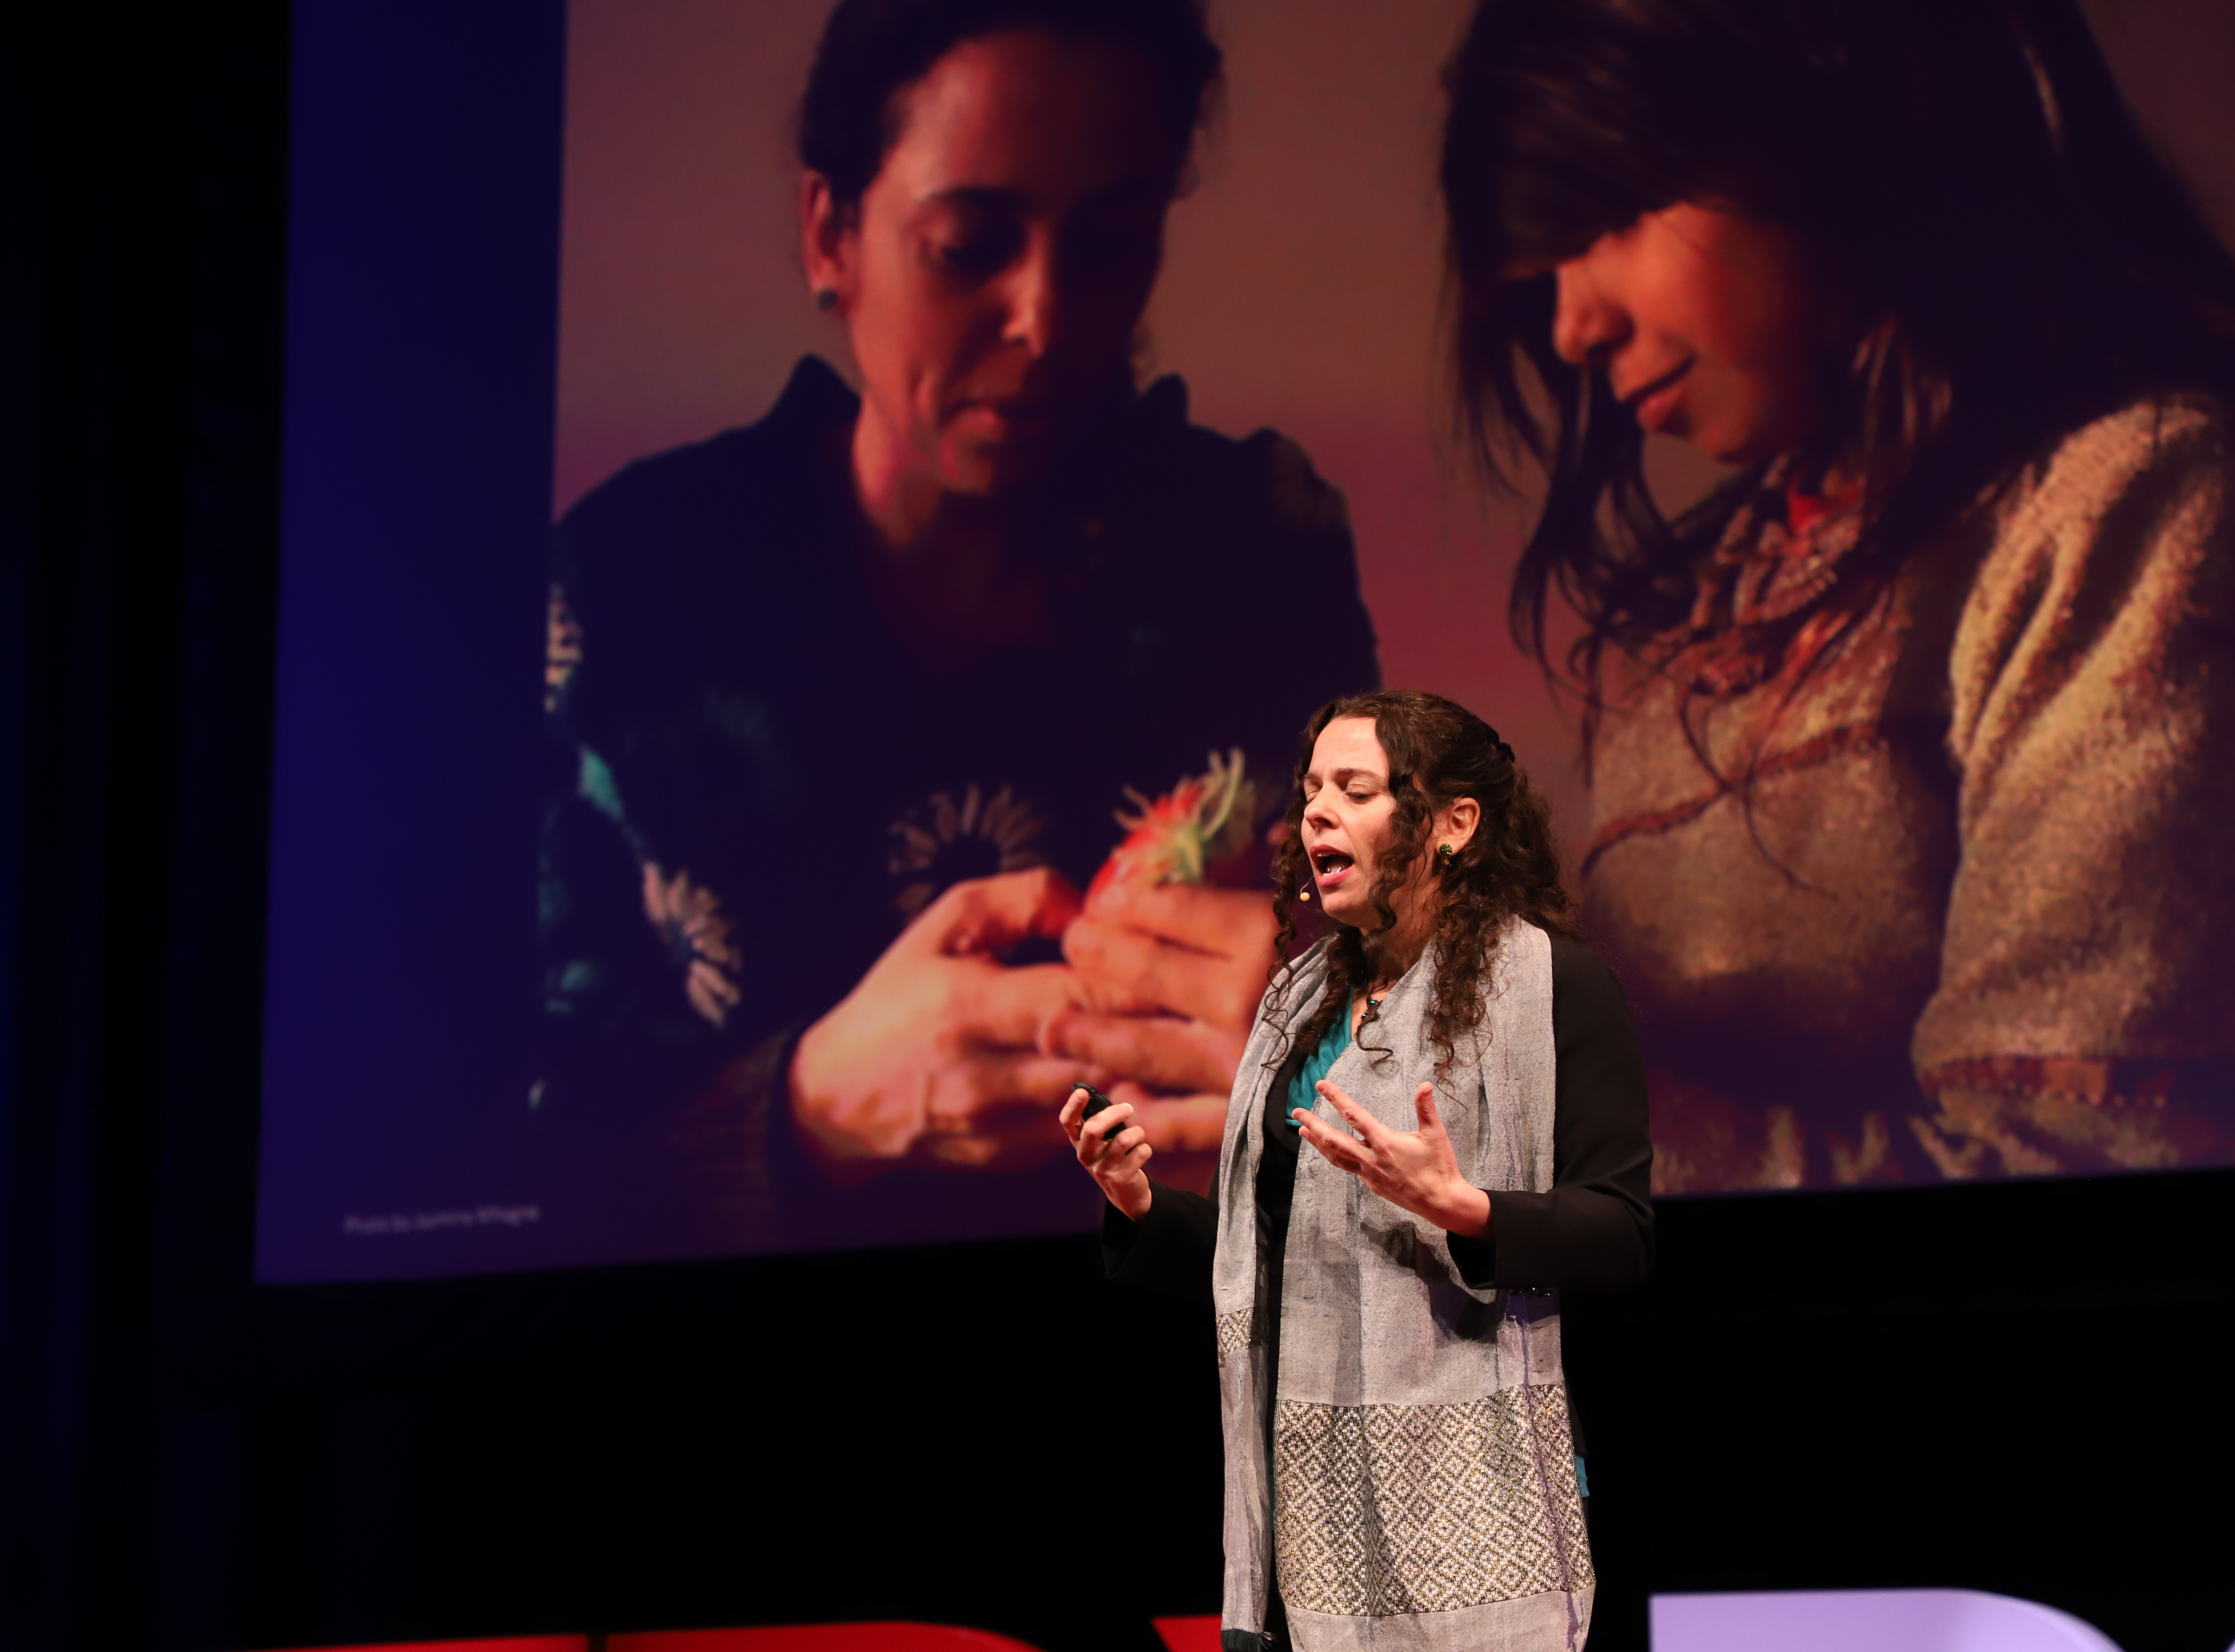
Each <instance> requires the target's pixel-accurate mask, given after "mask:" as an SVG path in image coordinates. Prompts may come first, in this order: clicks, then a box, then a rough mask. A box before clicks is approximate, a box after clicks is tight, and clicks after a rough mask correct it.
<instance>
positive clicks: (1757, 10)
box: [1442, 0, 2235, 752]
mask: <svg viewBox="0 0 2235 1652" xmlns="http://www.w3.org/2000/svg"><path fill="white" fill-rule="evenodd" d="M1445 83H1446V88H1447V89H1448V91H1449V94H1450V100H1451V107H1450V115H1449V120H1448V123H1447V125H1446V128H1445V138H1444V148H1443V161H1442V182H1443V190H1444V196H1445V202H1446V205H1447V207H1448V210H1449V222H1450V244H1449V253H1450V265H1451V273H1452V279H1453V286H1454V300H1455V302H1454V306H1453V320H1454V324H1455V331H1456V337H1455V339H1454V346H1455V349H1454V357H1455V364H1456V367H1457V372H1458V384H1457V386H1456V388H1457V390H1458V397H1459V403H1460V414H1461V420H1462V425H1463V429H1465V433H1466V436H1467V437H1468V440H1469V445H1470V446H1471V449H1473V450H1474V451H1475V453H1476V454H1477V456H1478V458H1479V459H1480V460H1481V462H1482V463H1483V464H1484V466H1485V469H1486V470H1487V472H1488V474H1489V475H1490V477H1491V480H1492V481H1493V482H1497V483H1499V484H1502V485H1504V486H1507V487H1512V486H1514V485H1516V482H1517V476H1518V475H1519V474H1520V473H1521V472H1522V471H1523V470H1524V469H1536V470H1537V471H1539V472H1541V473H1542V475H1543V476H1544V480H1545V485H1546V488H1547V492H1546V495H1545V499H1544V508H1543V511H1542V513H1541V515H1539V517H1538V519H1537V524H1536V527H1535V529H1534V532H1533V533H1532V534H1531V536H1530V541H1529V543H1528V545H1527V547H1526V549H1525V550H1524V553H1523V555H1522V557H1521V560H1520V562H1519V564H1518V567H1517V570H1516V573H1515V576H1514V581H1513V587H1512V593H1511V611H1510V616H1509V617H1510V620H1511V625H1512V627H1513V632H1514V635H1515V637H1516V639H1517V640H1518V641H1519V642H1520V644H1521V646H1523V647H1524V649H1525V650H1526V651H1528V652H1530V654H1532V655H1533V656H1534V657H1535V658H1537V659H1538V660H1539V661H1540V662H1543V663H1544V664H1545V665H1546V668H1547V669H1548V671H1554V672H1557V670H1558V665H1556V663H1555V662H1553V661H1550V659H1547V657H1546V653H1545V649H1546V637H1547V620H1546V608H1547V604H1548V600H1549V599H1550V597H1551V596H1552V595H1553V594H1554V593H1557V595H1558V596H1559V597H1560V598H1562V599H1563V600H1565V601H1566V602H1567V603H1568V604H1569V605H1570V606H1572V607H1573V608H1574V609H1575V610H1576V613H1578V614H1579V615H1580V616H1581V618H1582V619H1583V622H1584V624H1583V633H1582V635H1581V637H1580V638H1579V639H1578V640H1577V641H1576V644H1575V645H1574V646H1573V648H1572V650H1571V651H1570V653H1569V654H1568V656H1567V658H1566V659H1565V660H1564V661H1563V662H1559V665H1564V667H1565V670H1566V672H1567V673H1568V676H1569V680H1570V681H1571V682H1572V683H1574V684H1576V685H1580V686H1581V688H1582V689H1583V694H1584V698H1585V705H1586V711H1585V730H1586V751H1587V752H1588V751H1589V732H1590V731H1591V730H1592V729H1593V728H1594V727H1595V726H1596V714H1597V711H1598V709H1599V707H1600V705H1601V703H1602V702H1601V698H1600V681H1601V667H1602V664H1603V657H1604V654H1605V652H1606V650H1607V649H1608V648H1609V646H1615V647H1618V648H1624V649H1630V650H1635V649H1636V648H1638V647H1639V646H1641V645H1642V644H1644V643H1645V642H1647V641H1648V639H1652V638H1654V637H1655V636H1658V635H1661V634H1662V633H1668V631H1670V630H1671V628H1672V627H1674V626H1677V625H1678V624H1679V623H1680V622H1681V621H1682V620H1684V619H1685V617H1686V615H1687V613H1688V610H1689V607H1690V605H1691V602H1692V600H1693V597H1694V579H1695V573H1696V568H1697V566H1698V564H1699V561H1700V560H1701V557H1702V556H1703V555H1704V554H1705V553H1706V552H1707V550H1709V549H1711V548H1713V546H1714V541H1715V540H1716V538H1717V537H1718V536H1719V534H1720V533H1721V531H1722V529H1723V528H1724V527H1725V525H1726V524H1727V522H1728V521H1729V519H1730V517H1731V515H1732V514H1733V512H1734V510H1735V509H1736V508H1737V507H1738V505H1739V504H1740V502H1741V501H1742V500H1743V499H1744V498H1745V497H1746V496H1747V495H1748V494H1749V493H1750V492H1751V491H1752V489H1753V487H1754V486H1755V485H1756V484H1757V483H1758V482H1759V479H1760V471H1759V468H1757V469H1755V470H1754V471H1753V472H1752V473H1750V474H1748V475H1741V476H1740V477H1738V478H1735V479H1734V481H1733V482H1731V483H1730V484H1728V485H1727V486H1726V487H1725V488H1721V489H1720V490H1718V491H1717V492H1716V493H1715V494H1714V495H1710V496H1709V497H1708V498H1707V500H1706V501H1704V502H1701V504H1699V505H1698V506H1696V507H1694V508H1692V509H1691V510H1689V511H1688V513H1686V514H1684V515H1680V516H1678V517H1677V518H1676V519H1675V521H1668V520H1667V519H1665V518H1664V517H1663V515H1662V513H1661V511H1660V510H1659V508H1657V507H1656V506H1655V502H1654V500H1653V497H1652V495H1651V494H1650V493H1649V492H1648V488H1647V487H1646V483H1645V479H1644V475H1643V471H1642V456H1643V450H1644V443H1643V436H1642V432H1641V430H1640V429H1639V427H1638V425H1637V423H1636V421H1635V418H1634V417H1632V416H1631V415H1630V413H1629V410H1627V409H1626V408H1624V407H1622V405H1621V404H1620V403H1618V402H1616V400H1615V398H1614V397H1613V396H1612V394H1611V393H1610V391H1609V386H1608V384H1607V383H1606V380H1605V377H1604V373H1603V369H1602V368H1600V367H1598V366H1597V365H1596V364H1593V365H1589V366H1586V367H1583V368H1581V369H1578V368H1575V367H1571V366H1570V365H1569V364H1567V363H1565V362H1563V361H1562V360H1561V359H1560V358H1559V357H1558V356H1557V354H1556V353H1555V352H1554V350H1553V347H1552V339H1551V324H1552V319H1553V311H1554V305H1555V293H1554V290H1553V286H1554V284H1553V278H1551V277H1550V276H1549V275H1548V276H1540V277H1537V278H1535V279H1513V277H1514V272H1516V271H1517V270H1527V269H1530V268H1544V267H1546V266H1550V265H1552V264H1555V263H1557V262H1559V261H1561V260H1563V259H1569V258H1572V257H1575V256H1576V255H1577V254H1579V253H1581V252H1583V250H1584V249H1585V248H1587V247H1588V246H1589V245H1590V244H1591V243H1592V242H1593V241H1594V240H1595V239H1597V238H1598V237H1599V236H1600V235H1602V234H1604V233H1609V232H1611V231H1614V230H1617V229H1620V228H1622V227H1624V226H1627V225H1629V224H1631V223H1633V222H1635V220H1637V219H1638V218H1639V217H1640V216H1641V215H1642V214H1643V213H1648V212H1652V211H1655V210H1658V209H1660V208H1662V207H1664V206H1670V205H1672V204H1675V203H1676V202H1679V201H1694V202H1702V203H1713V204H1716V205H1720V206H1726V207H1727V208H1729V209H1731V210H1735V211H1737V212H1740V213H1744V214H1746V215H1747V216H1751V217H1754V218H1757V219H1761V220H1769V221H1773V222H1776V223H1779V224H1780V225H1783V226H1786V227H1788V228H1791V229H1793V230H1794V231H1796V232H1797V233H1799V234H1800V235H1801V236H1802V238H1803V239H1804V240H1805V241H1806V243H1807V244H1808V245H1809V246H1811V248H1812V251H1813V252H1815V253H1816V254H1817V255H1819V256H1820V257H1822V258H1823V259H1825V260H1826V262H1827V264H1828V265H1829V266H1832V267H1833V268H1835V269H1836V270H1837V271H1838V272H1839V273H1840V275H1841V277H1842V279H1843V280H1844V281H1845V282H1847V283H1850V284H1852V292H1854V293H1855V294H1856V301H1855V303H1854V305H1853V307H1852V311H1851V313H1850V315H1849V318H1848V320H1847V323H1846V325H1845V331H1844V332H1843V334H1842V335H1841V337H1840V338H1839V340H1838V344H1836V346H1835V347H1834V349H1833V350H1832V351H1830V352H1828V354H1827V357H1826V359H1825V362H1824V364H1823V372H1824V376H1825V391H1826V394H1827V404H1828V405H1829V406H1831V407H1832V410H1833V416H1832V422H1831V423H1832V428H1831V429H1829V430H1828V431H1827V432H1826V433H1825V438H1824V446H1825V451H1824V452H1822V453H1819V454H1814V455H1799V456H1795V457H1796V458H1797V459H1799V460H1800V461H1801V462H1803V464H1804V466H1805V464H1806V463H1807V462H1810V461H1812V460H1814V461H1823V460H1828V459H1831V458H1833V457H1845V456H1852V457H1854V458H1857V459H1858V460H1859V464H1860V469H1861V475H1862V482H1863V495H1864V505H1863V521H1862V528H1861V533H1862V538H1861V541H1860V542H1859V543H1858V547H1857V549H1856V550H1855V551H1854V552H1853V553H1851V554H1849V555H1848V556H1847V557H1846V558H1845V560H1844V561H1842V563H1841V565H1840V566H1841V577H1840V579H1839V580H1838V582H1837V583H1836V585H1835V586H1834V587H1833V588H1832V589H1829V590H1827V591H1826V592H1825V593H1824V594H1823V596H1821V597H1819V599H1818V600H1817V602H1816V603H1815V604H1814V605H1812V609H1808V610H1803V611H1802V612H1800V613H1795V614H1793V615H1792V616H1790V619H1789V620H1788V621H1787V622H1786V623H1787V625H1788V626H1789V627H1791V628H1792V629H1797V628H1798V627H1799V626H1801V625H1802V624H1804V623H1806V622H1807V621H1808V620H1809V619H1810V618H1811V617H1812V612H1814V611H1820V610H1822V609H1824V608H1825V607H1826V606H1834V607H1843V608H1844V610H1845V612H1846V613H1854V612H1857V611H1858V606H1859V605H1858V603H1857V602H1856V600H1855V597H1856V591H1857V584H1858V581H1860V582H1861V583H1862V584H1863V585H1864V586H1865V587H1867V585H1868V584H1869V583H1870V582H1871V581H1873V580H1880V581H1882V580H1883V579H1884V577H1885V575H1886V574H1889V573H1890V572H1891V570H1892V568H1893V567H1895V566H1896V565H1897V563H1898V561H1900V559H1901V558H1902V557H1904V556H1905V555H1906V554H1908V553H1909V552H1910V551H1911V550H1913V549H1914V548H1915V547H1917V545H1918V544H1919V543H1920V542H1922V541H1923V540H1924V538H1925V537H1927V536H1929V535H1930V534H1934V533H1937V531H1939V530H1941V529H1943V528H1946V527H1948V526H1950V525H1951V524H1952V523H1953V522H1954V521H1956V520H1958V519H1959V518H1960V517H1961V516H1962V515H1963V513H1965V512H1966V511H1967V510H1969V509H1970V508H1974V507H1975V505H1976V504H1978V503H1980V502H1983V501H1985V500H1987V499H1989V498H1991V497H1992V496H1993V495H1994V493H1995V491H1996V488H1997V486H1998V485H2001V484H2006V483H2007V482H2009V481H2010V480H2011V479H2013V478H2015V476H2016V475H2020V474H2022V470H2023V469H2024V468H2025V466H2026V465H2027V464H2028V463H2029V462H2032V461H2034V460H2035V459H2037V458H2039V457H2041V456H2045V454H2046V452H2047V450H2048V447H2049V446H2050V445H2051V444H2052V443H2054V442H2055V439H2056V438H2057V437H2058V436H2061V435H2063V434H2065V433H2067V432H2068V431H2070V430H2072V429H2076V428H2077V427H2078V426H2080V425H2081V424H2083V423H2087V422H2088V421H2089V420H2091V419H2093V418H2095V417H2099V416H2101V415H2103V414H2105V413H2107V412H2109V411H2111V410H2114V409H2115V408H2117V407H2119V406H2120V405H2122V404H2124V403H2127V402H2129V401H2131V400H2133V399H2135V398H2136V397H2140V396H2144V395H2148V394H2153V393H2160V392H2176V391H2181V390H2206V391H2210V392H2213V393H2218V394H2227V393H2228V392H2229V390H2230V389H2231V387H2235V344H2231V339H2232V338H2235V259H2231V258H2230V256H2229V254H2228V252H2227V251H2226V249H2225V247H2223V246H2221V245H2220V244H2219V241H2218V240H2217V239H2214V237H2213V236H2212V232H2211V230H2210V229H2209V227H2208V226H2206V223H2205V221H2204V220H2203V218H2202V216H2201V214H2200V213H2199V212H2198V210H2197V208H2196V206H2195V205H2194V203H2193V202H2192V200H2191V199H2190V197H2189V195H2188V193H2186V189H2185V188H2184V187H2183V186H2182V184H2181V183H2180V181H2179V180H2178V179H2177V178H2176V177H2175V176H2174V175H2173V173H2172V172H2171V171H2170V170H2169V169H2168V168H2167V167H2166V166H2165V164H2164V163H2163V162H2162V161H2160V160H2159V159H2158V157H2157V156H2156V155H2155V154H2153V153H2152V151H2151V149H2150V147H2149V145H2148V144H2147V141H2145V140H2144V139H2143V137H2142V135H2141V134H2140V131H2139V130H2138V129H2137V128H2136V127H2135V125H2134V122H2133V117H2132V116H2131V115H2130V114H2129V112H2128V110H2127V107H2126V104H2125V102H2123V100H2122V99H2121V97H2120V93H2119V89H2118V87H2117V85H2116V84H2115V83H2114V81H2113V79H2112V77H2111V74H2110V71H2109V69H2108V68H2107V66H2106V65H2105V63H2104V61H2103V57H2102V54H2101V51H2100V50H2099V49H2097V47H2096V44H2095V41H2094V36H2093V35H2092V34H2091V33H2090V32H2089V30H2088V23H2087V21H2086V19H2085V18H2084V17H2083V16H2081V12H2080V10H2079V8H2078V6H2077V4H2076V3H2074V0H1483V3H1482V5H1481V6H1480V8H1479V10H1478V11H1477V12H1476V14H1475V16H1474V20H1473V22H1472V24H1471V27H1470V28H1469V29H1468V31H1467V33H1466V36H1465V40H1464V42H1463V43H1462V44H1461V45H1460V47H1459V49H1458V54H1457V55H1456V56H1455V57H1454V58H1453V59H1452V62H1451V64H1450V66H1449V68H1448V69H1447V70H1446V72H1445ZM1832 617H1836V614H1835V615H1834V616H1832ZM1788 634H1789V633H1788Z"/></svg>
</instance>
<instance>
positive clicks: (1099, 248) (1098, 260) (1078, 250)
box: [1064, 230, 1157, 275]
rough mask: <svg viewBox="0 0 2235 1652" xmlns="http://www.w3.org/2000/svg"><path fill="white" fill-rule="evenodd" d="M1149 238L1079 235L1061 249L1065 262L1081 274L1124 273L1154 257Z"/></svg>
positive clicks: (1123, 234) (1120, 233) (1110, 233)
mask: <svg viewBox="0 0 2235 1652" xmlns="http://www.w3.org/2000/svg"><path fill="white" fill-rule="evenodd" d="M1156 249H1157V241H1156V237H1155V236H1153V235H1144V234H1138V233H1128V232H1123V231H1108V230H1091V231H1083V232H1081V233H1078V234H1075V235H1073V236H1072V238H1071V240H1070V243H1069V245H1068V246H1065V248H1064V252H1065V260H1064V261H1065V263H1067V264H1068V265H1070V266H1071V267H1072V269H1074V270H1076V271H1078V272H1080V273H1081V274H1087V275H1092V274H1100V273H1102V272H1107V271H1111V270H1127V269H1131V268H1133V267H1134V266H1137V265H1139V264H1141V263H1143V262H1145V261H1151V260H1153V259H1155V257H1156Z"/></svg>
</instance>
